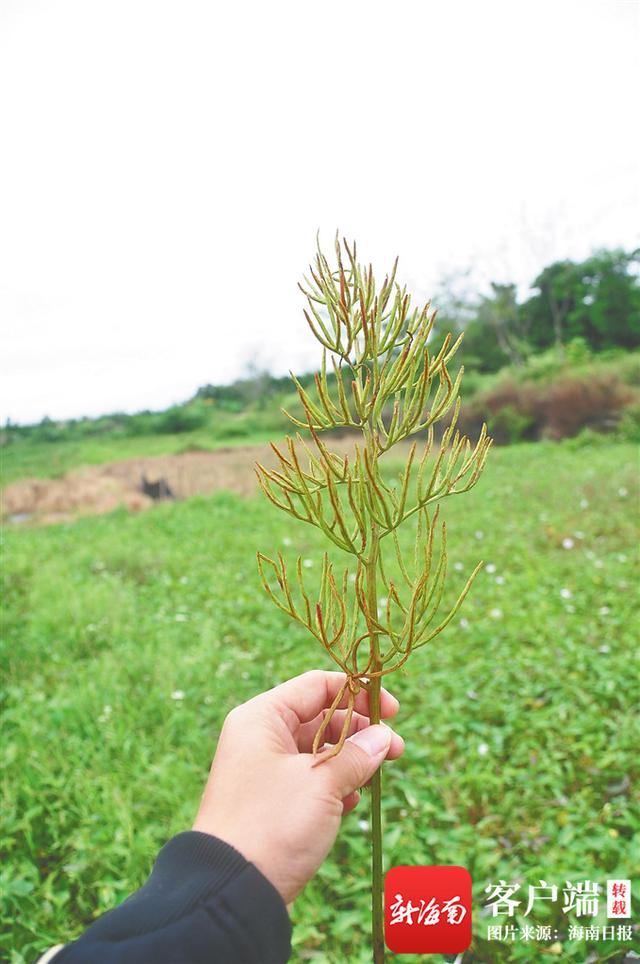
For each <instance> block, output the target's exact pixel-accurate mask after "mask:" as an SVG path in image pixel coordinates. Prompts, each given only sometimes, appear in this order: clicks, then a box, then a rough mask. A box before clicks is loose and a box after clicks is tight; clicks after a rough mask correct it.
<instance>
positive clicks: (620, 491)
mask: <svg viewBox="0 0 640 964" xmlns="http://www.w3.org/2000/svg"><path fill="white" fill-rule="evenodd" d="M618 495H619V496H620V498H621V499H626V497H627V496H628V495H629V492H628V491H627V489H625V487H624V485H621V486H620V488H619V489H618Z"/></svg>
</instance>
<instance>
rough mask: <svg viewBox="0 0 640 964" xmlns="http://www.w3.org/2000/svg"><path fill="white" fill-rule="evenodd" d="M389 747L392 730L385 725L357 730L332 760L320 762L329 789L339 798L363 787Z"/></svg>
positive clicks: (375, 725) (378, 724) (377, 724)
mask: <svg viewBox="0 0 640 964" xmlns="http://www.w3.org/2000/svg"><path fill="white" fill-rule="evenodd" d="M390 745H391V730H390V729H389V727H388V726H384V725H382V724H380V723H376V724H374V725H373V726H367V727H366V728H365V729H364V730H358V732H357V733H354V734H353V736H350V737H349V739H348V740H345V742H344V746H343V747H342V749H341V750H340V752H339V753H338V754H337V756H334V757H333V758H332V759H331V760H327V761H326V763H323V765H322V767H321V768H320V769H321V770H324V772H325V774H326V778H328V780H329V783H330V785H331V789H332V790H334V791H336V793H337V794H338V796H340V798H343V797H346V796H347V795H348V794H349V793H353V791H354V790H357V789H358V787H362V786H364V785H365V783H366V782H367V781H368V780H370V779H371V777H372V776H373V774H374V773H375V772H376V770H377V769H378V767H379V766H380V764H381V763H382V761H383V760H384V758H385V757H386V755H387V753H388V752H389V746H390Z"/></svg>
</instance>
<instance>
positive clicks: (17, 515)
mask: <svg viewBox="0 0 640 964" xmlns="http://www.w3.org/2000/svg"><path fill="white" fill-rule="evenodd" d="M331 448H332V450H333V451H336V452H340V453H341V454H342V453H347V452H349V451H350V450H351V448H352V443H351V442H350V440H349V439H346V438H344V439H338V438H336V439H332V441H331ZM256 460H257V461H260V462H262V463H263V464H264V465H267V466H275V465H276V462H277V459H276V457H275V455H274V454H273V452H272V451H271V449H270V448H269V446H267V445H253V446H244V447H238V448H222V449H217V450H215V451H213V452H183V453H181V454H180V455H160V456H154V457H150V458H139V459H126V460H124V461H122V462H110V463H108V464H106V465H96V466H90V467H84V468H81V469H76V470H74V471H72V472H69V473H68V474H67V475H65V476H64V477H63V478H61V479H24V480H22V481H20V482H14V483H13V484H12V485H9V486H7V488H6V489H5V490H4V492H3V494H2V514H3V517H4V519H5V520H6V521H7V522H10V523H14V524H22V525H24V524H25V523H26V524H36V525H43V524H48V523H53V522H68V521H70V520H72V519H75V518H77V517H79V516H83V515H99V514H101V513H104V512H111V511H112V510H113V509H116V508H117V507H118V506H121V505H124V506H126V508H127V509H129V510H130V511H131V512H140V511H142V510H144V509H148V508H150V507H151V506H152V505H153V504H154V500H153V499H151V498H150V497H149V496H147V495H145V494H144V493H143V491H142V476H143V475H144V476H146V478H147V479H148V480H149V481H155V480H158V479H165V480H166V481H167V482H168V484H169V486H170V488H171V491H172V492H173V494H174V496H175V497H176V498H177V499H186V498H188V497H189V496H192V495H196V494H197V493H205V494H208V493H211V492H217V491H219V490H220V489H226V490H228V491H231V492H237V493H239V494H240V495H245V496H247V495H252V494H253V493H254V492H255V491H256V489H257V482H256V477H255V474H254V471H253V465H254V463H255V462H256Z"/></svg>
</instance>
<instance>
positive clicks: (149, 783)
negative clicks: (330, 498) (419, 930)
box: [0, 444, 640, 964]
mask: <svg viewBox="0 0 640 964" xmlns="http://www.w3.org/2000/svg"><path fill="white" fill-rule="evenodd" d="M138 452H139V449H138ZM636 485H637V470H636V465H635V454H634V451H633V449H632V448H631V447H630V446H622V445H611V446H609V445H605V446H602V447H598V448H596V449H593V450H592V449H588V448H584V449H580V450H572V449H571V448H570V447H569V446H567V445H555V446H554V445H550V444H538V445H532V446H517V447H512V448H509V449H502V450H498V451H495V452H493V453H492V455H491V458H490V462H489V465H488V467H487V470H486V473H485V476H484V478H483V480H482V481H481V483H480V484H479V485H478V487H477V488H476V489H475V490H474V491H473V492H472V493H470V494H469V495H468V496H465V497H464V498H461V499H458V500H451V501H450V502H449V503H447V504H446V517H447V519H448V520H449V528H450V540H449V541H450V556H449V558H450V577H449V586H450V589H449V595H450V597H452V596H453V595H454V593H455V591H456V589H459V588H460V586H461V585H462V583H463V581H464V579H465V578H466V577H465V573H466V572H468V571H469V570H470V568H471V567H472V566H473V565H474V564H475V563H476V561H477V560H478V559H479V558H483V559H484V560H485V563H486V564H487V568H486V569H485V570H484V571H483V572H482V573H481V575H480V577H479V578H478V581H477V583H476V586H475V587H474V589H473V591H472V594H471V596H470V598H469V599H468V601H467V603H466V604H465V607H464V610H463V612H462V614H461V616H462V618H461V619H460V618H458V619H457V620H456V622H455V624H454V625H452V626H451V627H449V629H448V630H447V632H446V633H445V634H444V635H443V636H442V637H440V638H439V639H438V640H436V641H435V642H434V643H433V644H430V648H427V649H425V650H423V651H421V652H420V653H417V654H416V655H415V657H414V658H413V659H412V660H411V661H410V662H409V664H408V669H407V671H406V672H403V673H400V674H398V677H397V678H395V679H394V683H393V685H392V687H391V688H392V689H393V690H394V691H395V692H396V694H397V695H398V696H399V698H400V700H401V703H402V707H401V712H400V715H399V718H398V721H397V728H398V730H399V732H401V733H402V735H403V736H404V737H405V739H406V741H407V751H406V754H405V756H404V758H403V759H402V760H401V761H398V762H397V763H393V764H388V765H387V766H386V768H385V773H384V797H385V803H384V809H385V836H386V843H385V850H386V860H387V864H388V865H396V864H404V863H406V864H431V863H436V864H462V865H463V866H465V867H467V868H468V869H469V870H470V872H471V874H472V876H473V879H474V889H475V895H476V905H475V906H476V911H478V912H477V913H476V915H475V924H474V933H475V937H474V949H473V951H472V952H471V953H470V954H468V955H466V956H465V964H466V962H467V961H469V962H470V961H478V962H502V961H517V962H520V961H522V962H532V961H538V960H544V959H546V958H547V955H548V954H550V955H551V958H552V959H554V957H555V959H556V960H562V961H568V962H584V961H585V959H587V956H588V954H591V955H592V956H590V957H589V958H588V959H589V961H596V960H597V961H604V960H614V961H621V960H622V956H623V952H622V951H621V947H622V946H623V945H622V944H621V943H619V942H616V941H613V942H611V941H606V942H605V941H594V942H590V943H589V944H588V945H587V944H585V942H584V941H580V940H577V941H571V940H569V939H568V937H567V933H568V925H569V924H570V923H585V920H584V919H582V921H580V920H578V919H576V918H575V917H573V916H572V915H571V914H569V915H565V914H562V913H561V903H558V904H556V905H553V906H551V905H549V906H548V907H547V908H545V909H544V910H538V909H537V908H535V909H534V910H535V913H534V912H532V914H531V915H530V916H529V917H528V918H524V917H519V918H516V919H514V920H512V921H509V922H510V923H511V922H513V923H515V924H516V925H523V924H526V923H533V924H551V925H552V927H553V928H557V929H558V938H557V940H556V939H554V940H552V941H551V942H547V943H546V944H544V943H542V944H541V943H535V942H533V943H532V942H529V943H524V942H522V941H516V942H515V943H513V944H511V943H500V942H495V941H491V942H490V943H489V942H487V940H486V937H487V924H489V923H491V924H494V923H503V924H504V923H507V921H506V919H500V918H498V919H497V920H494V919H493V918H489V917H487V916H483V915H481V914H480V913H479V907H480V905H481V903H482V902H483V901H484V900H486V896H485V894H484V888H485V887H486V886H487V885H488V884H490V883H497V882H498V880H499V879H500V878H504V879H505V880H508V881H511V880H514V881H515V880H518V881H521V882H522V891H523V892H524V893H523V897H524V900H525V902H526V890H527V887H528V885H529V884H535V885H538V884H539V881H540V878H542V879H544V880H546V881H547V882H548V883H557V884H558V885H559V887H560V888H561V887H562V886H563V885H564V883H565V881H566V880H571V881H575V880H580V881H582V880H589V879H590V880H596V881H599V882H600V883H601V884H604V882H605V880H606V879H607V877H623V878H626V877H630V876H633V874H634V867H635V869H636V870H637V868H638V849H637V837H636V838H635V840H634V837H633V834H634V831H635V832H637V830H638V824H639V822H640V821H639V814H638V801H637V797H636V798H635V799H634V797H633V791H632V789H631V788H632V787H633V785H634V783H635V780H636V779H637V776H638V774H637V761H638V754H637V747H638V745H639V742H640V733H639V732H638V729H639V728H638V717H637V714H636V711H637V706H638V702H639V701H640V680H639V674H638V665H637V618H636V616H637V614H636V613H635V612H634V586H635V585H636V584H637V583H636V579H637V562H638V560H637V557H636V555H635V549H634V545H635V543H634V539H635V532H634V528H635V523H636V521H637V491H636V489H635V487H636ZM405 537H406V538H407V540H408V539H409V538H410V533H407V534H406V536H405ZM288 539H291V540H292V542H293V544H292V545H291V546H287V544H286V542H285V540H288ZM563 543H564V544H563ZM257 547H260V548H262V549H263V550H265V551H267V552H268V551H270V550H275V549H277V548H279V547H281V548H282V549H283V551H284V552H285V553H290V554H292V555H293V554H296V553H301V554H302V555H303V557H304V558H305V559H309V560H312V561H313V562H314V564H315V566H316V567H317V564H318V559H319V550H320V547H321V542H320V539H319V536H318V535H317V533H316V532H315V530H309V528H308V527H305V526H303V525H302V524H300V525H298V526H296V527H294V526H292V524H291V522H290V521H289V519H288V518H287V517H285V516H283V515H282V514H281V513H278V512H277V511H276V510H275V509H274V508H273V507H272V506H271V505H269V504H268V503H267V502H266V500H264V499H254V500H249V501H245V500H242V499H241V498H240V497H236V496H232V495H229V494H225V493H220V494H218V495H216V496H214V497H212V498H207V499H205V498H202V497H197V498H194V499H192V500H190V501H188V502H184V503H176V504H168V505H163V506H160V507H158V508H156V509H154V510H152V511H150V512H148V513H145V514H142V515H138V516H130V515H127V514H126V513H124V512H116V513H114V514H112V515H109V516H106V517H98V518H87V519H83V520H81V521H79V522H77V523H75V524H73V525H62V526H57V527H51V528H47V529H40V530H25V531H19V530H18V531H16V530H13V531H8V532H7V533H6V549H5V573H6V580H7V586H6V595H5V600H6V603H5V623H6V625H5V629H4V634H3V639H4V647H5V650H4V660H5V664H6V667H7V670H6V674H5V679H6V684H7V686H6V703H5V724H4V727H5V729H4V736H5V740H4V743H5V750H6V755H7V763H6V770H5V773H6V781H5V813H6V820H5V821H4V828H3V831H2V851H3V870H2V877H3V889H4V891H5V900H6V903H7V906H6V907H5V908H4V912H3V914H2V919H3V921H4V922H5V923H4V932H3V934H2V937H1V940H0V943H1V944H2V946H3V948H4V953H3V955H2V956H3V959H4V958H6V959H8V960H9V961H11V962H12V964H18V962H28V961H30V960H32V959H33V958H34V957H35V956H36V953H37V952H38V951H41V950H42V949H44V948H45V947H47V946H50V945H51V944H54V943H57V942H59V941H64V940H69V939H70V938H72V937H73V936H74V935H76V934H77V933H79V932H80V931H81V930H82V928H83V927H84V926H85V925H86V924H87V923H88V922H90V921H91V920H92V919H93V917H95V916H96V915H98V914H100V913H101V912H103V911H104V910H106V909H107V908H109V907H112V906H113V905H114V904H115V903H116V902H118V901H120V900H121V899H123V898H124V897H125V896H126V895H127V894H128V893H130V891H131V890H132V889H133V888H135V887H137V886H138V885H139V884H140V883H141V882H142V881H143V880H144V878H145V876H146V874H147V873H148V871H149V867H150V864H151V862H152V860H153V857H154V855H155V853H156V852H157V850H158V848H159V847H160V846H161V844H162V843H163V842H164V841H165V840H166V839H167V837H168V836H170V835H171V834H173V833H175V832H177V831H179V830H182V829H184V828H186V827H188V826H189V825H190V822H191V820H192V818H193V815H194V811H195V807H196V805H197V801H198V799H199V795H200V792H201V789H202V785H203V781H204V779H205V775H206V772H207V769H208V765H209V761H210V757H211V753H212V750H213V747H214V745H215V740H216V734H217V733H218V731H219V728H220V725H221V723H222V720H223V718H224V716H225V714H226V712H227V711H228V710H229V709H230V708H231V707H232V706H233V705H235V704H236V703H237V702H239V701H241V700H245V699H247V698H248V697H250V696H252V695H253V694H255V693H257V692H259V691H261V690H263V689H264V688H266V687H268V686H271V685H272V684H274V683H275V682H277V681H280V680H282V679H284V678H287V677H289V676H292V675H294V674H296V673H298V672H301V671H302V670H304V669H308V668H311V667H314V666H327V663H326V661H325V659H324V657H323V656H322V654H321V653H320V651H319V650H318V649H317V648H316V644H315V643H314V642H313V640H310V639H308V638H307V637H306V636H305V634H304V633H303V631H302V630H300V629H299V628H297V627H296V626H294V625H292V624H290V623H289V622H288V621H287V619H286V618H285V617H284V616H283V615H282V614H280V613H279V612H278V611H277V610H275V608H274V607H273V606H272V604H271V603H270V602H269V600H268V599H267V598H266V597H265V596H264V595H263V593H262V590H261V589H260V587H259V582H258V578H257V575H256V572H255V549H256V548H257ZM634 569H635V570H636V572H635V574H634ZM313 571H314V568H313V566H311V567H309V574H310V575H311V574H312V573H313ZM366 817H367V800H366V799H364V800H363V801H362V802H361V804H360V807H359V808H358V809H357V810H356V811H355V812H354V813H353V814H352V815H350V816H349V817H347V818H346V819H345V822H344V826H343V829H342V831H341V834H340V837H339V839H338V841H337V843H336V846H335V848H334V851H333V853H332V857H331V859H330V860H329V861H328V862H327V863H326V865H325V866H324V867H323V868H322V870H321V871H320V873H319V874H318V876H317V878H316V879H315V880H314V881H313V882H312V883H311V884H310V885H309V886H308V887H307V889H306V891H305V892H304V894H303V895H302V896H301V897H300V899H299V900H298V901H297V902H296V905H295V908H294V911H293V918H294V923H295V928H294V940H295V952H294V956H293V960H294V961H304V960H311V961H317V962H321V964H323V962H327V964H365V962H367V961H368V960H369V959H370V958H369V952H368V926H369V925H368V904H369V896H368V888H369V879H368V874H369V870H368V844H369V838H368V831H367V829H366V824H365V823H364V822H363V821H365V820H366ZM638 899H640V894H636V901H637V900H638ZM636 906H637V904H636ZM554 908H555V909H554ZM521 909H522V908H521ZM605 922H606V921H604V918H603V915H602V913H601V914H600V917H599V919H598V920H597V921H596V922H595V923H599V924H602V923H605ZM586 923H592V921H591V919H588V920H587V921H586ZM636 938H637V935H636ZM624 946H626V947H627V949H628V947H629V946H630V945H628V944H627V945H624ZM636 949H638V948H637V945H636ZM407 960H408V961H411V960H414V958H412V957H407ZM434 960H438V958H437V957H435V958H434Z"/></svg>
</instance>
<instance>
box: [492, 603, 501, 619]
mask: <svg viewBox="0 0 640 964" xmlns="http://www.w3.org/2000/svg"><path fill="white" fill-rule="evenodd" d="M489 615H490V616H491V618H492V619H502V610H501V609H500V607H499V606H495V607H494V608H493V609H490V610H489Z"/></svg>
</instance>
